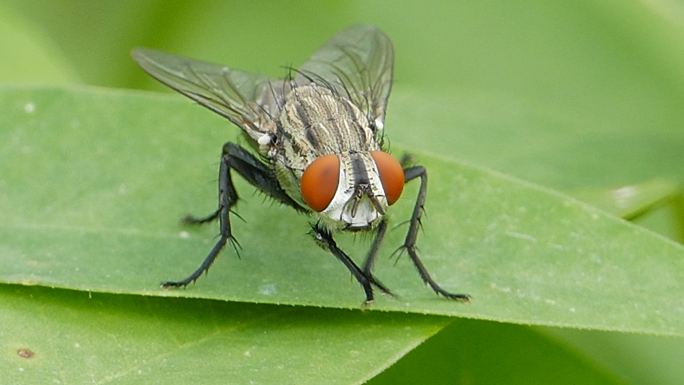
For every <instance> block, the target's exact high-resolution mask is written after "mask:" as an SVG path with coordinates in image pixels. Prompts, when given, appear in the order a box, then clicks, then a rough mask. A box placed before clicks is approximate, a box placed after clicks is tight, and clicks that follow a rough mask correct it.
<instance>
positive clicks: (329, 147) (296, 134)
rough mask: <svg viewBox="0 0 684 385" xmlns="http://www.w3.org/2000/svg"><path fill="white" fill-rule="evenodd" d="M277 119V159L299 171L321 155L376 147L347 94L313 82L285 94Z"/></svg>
mask: <svg viewBox="0 0 684 385" xmlns="http://www.w3.org/2000/svg"><path fill="white" fill-rule="evenodd" d="M279 123H280V124H279V126H280V128H279V132H278V141H279V143H278V155H277V156H278V158H279V161H281V162H283V163H284V164H285V165H287V166H288V167H289V168H292V169H295V170H300V172H303V170H304V168H305V167H306V166H308V165H309V164H310V163H311V162H313V161H314V160H315V159H316V158H318V157H319V156H321V155H325V154H343V153H348V152H364V151H373V150H377V149H379V145H378V143H377V141H376V138H375V134H374V132H373V130H372V129H371V128H370V125H369V122H368V119H367V118H366V116H365V115H364V114H363V113H362V112H361V110H360V109H359V108H358V107H357V106H355V105H354V104H353V103H352V102H351V101H350V100H349V99H348V98H346V97H344V96H342V95H339V94H336V93H334V92H332V91H330V90H329V89H328V88H326V87H324V86H321V85H317V84H315V83H311V84H308V85H305V86H299V87H295V88H293V89H292V90H291V91H290V92H289V93H288V94H287V96H286V98H285V103H284V105H283V108H282V110H281V114H280V118H279ZM300 176H301V174H300Z"/></svg>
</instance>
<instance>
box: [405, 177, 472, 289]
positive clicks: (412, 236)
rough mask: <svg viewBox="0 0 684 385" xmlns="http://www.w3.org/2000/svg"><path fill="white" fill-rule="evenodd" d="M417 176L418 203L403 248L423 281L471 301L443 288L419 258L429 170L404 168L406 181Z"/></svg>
mask: <svg viewBox="0 0 684 385" xmlns="http://www.w3.org/2000/svg"><path fill="white" fill-rule="evenodd" d="M415 178H420V190H419V191H418V197H417V199H416V204H415V206H413V213H412V214H411V220H410V222H409V230H408V233H407V234H406V240H405V241H404V245H403V246H402V248H403V249H405V250H406V251H407V252H408V255H409V256H410V257H411V261H413V264H414V265H416V268H417V269H418V273H419V274H420V277H421V278H422V279H423V282H425V283H426V284H427V285H429V286H430V287H431V288H432V290H434V291H435V292H436V293H437V294H440V295H443V296H444V297H447V298H450V299H455V300H459V301H469V300H470V296H469V295H467V294H454V293H450V292H448V291H446V290H444V289H442V287H441V286H439V285H438V284H437V282H435V281H434V280H433V279H432V277H430V274H429V273H428V271H427V269H426V268H425V265H423V262H422V261H421V260H420V258H418V253H417V252H416V239H417V237H418V229H419V226H420V224H421V223H420V219H421V217H422V215H423V205H424V204H425V197H426V194H427V171H426V170H425V168H424V167H423V166H413V167H408V168H405V169H404V179H405V181H406V183H408V182H409V181H411V180H413V179H415Z"/></svg>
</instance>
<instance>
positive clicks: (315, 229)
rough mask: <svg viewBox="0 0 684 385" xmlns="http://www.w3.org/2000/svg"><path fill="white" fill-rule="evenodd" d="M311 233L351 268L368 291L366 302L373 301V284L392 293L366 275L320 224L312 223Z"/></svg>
mask: <svg viewBox="0 0 684 385" xmlns="http://www.w3.org/2000/svg"><path fill="white" fill-rule="evenodd" d="M311 230H312V231H311V234H312V235H313V236H314V239H315V240H316V242H317V243H318V244H319V246H321V247H322V248H324V249H325V250H328V251H330V252H331V253H332V254H333V255H334V256H335V257H337V259H339V260H340V262H342V263H343V264H344V266H346V267H347V269H349V271H350V272H351V273H352V275H353V276H354V278H356V280H357V281H358V282H359V284H360V285H361V287H362V288H363V291H364V292H365V293H366V301H365V303H366V304H370V303H372V302H373V298H374V297H373V288H372V286H371V285H375V286H376V287H377V288H378V289H380V290H382V291H383V292H386V293H388V294H392V293H391V292H390V291H389V290H387V288H386V287H385V286H384V285H383V284H381V283H380V282H378V280H376V279H375V278H374V277H373V276H372V275H366V274H365V273H364V272H363V271H362V270H361V269H360V268H359V266H357V265H356V263H355V262H354V261H353V260H352V259H351V258H349V256H348V255H347V254H346V253H345V252H344V251H342V250H341V249H340V248H339V247H337V243H335V240H334V239H333V237H332V234H331V233H330V232H329V231H328V230H326V229H325V228H323V227H322V226H320V225H319V224H312V225H311Z"/></svg>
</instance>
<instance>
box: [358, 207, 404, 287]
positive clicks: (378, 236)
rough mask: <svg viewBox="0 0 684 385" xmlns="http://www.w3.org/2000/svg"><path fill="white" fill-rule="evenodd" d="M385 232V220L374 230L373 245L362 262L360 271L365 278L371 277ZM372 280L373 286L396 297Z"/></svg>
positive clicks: (380, 283)
mask: <svg viewBox="0 0 684 385" xmlns="http://www.w3.org/2000/svg"><path fill="white" fill-rule="evenodd" d="M386 231H387V221H386V220H385V219H383V220H382V222H380V224H378V227H377V228H376V230H375V238H374V239H373V244H372V245H371V248H370V250H368V255H367V256H366V260H365V261H364V262H363V266H362V267H361V270H362V271H363V274H365V275H366V277H373V266H374V265H375V258H376V256H377V255H378V250H379V249H380V244H381V243H382V240H383V238H385V232H386ZM373 280H374V281H375V282H374V283H375V285H376V286H377V287H378V288H379V289H380V290H382V291H383V292H385V293H386V294H389V295H392V296H396V295H395V294H394V293H392V292H391V291H390V290H389V289H388V288H387V287H386V286H385V285H383V284H382V282H380V281H378V280H377V279H375V278H374V277H373Z"/></svg>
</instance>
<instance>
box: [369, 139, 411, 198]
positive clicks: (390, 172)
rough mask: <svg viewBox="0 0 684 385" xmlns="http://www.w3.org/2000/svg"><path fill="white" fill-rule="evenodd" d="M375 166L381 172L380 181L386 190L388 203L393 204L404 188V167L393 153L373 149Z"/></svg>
mask: <svg viewBox="0 0 684 385" xmlns="http://www.w3.org/2000/svg"><path fill="white" fill-rule="evenodd" d="M371 156H372V157H373V160H374V161H375V166H376V167H377V168H378V173H379V174H380V182H382V188H383V189H384V190H385V198H387V203H388V204H390V205H391V204H393V203H394V202H396V201H397V199H399V197H400V196H401V192H402V191H403V190H404V169H403V168H401V165H400V164H399V162H397V160H396V159H394V158H393V157H392V155H390V154H388V153H386V152H382V151H371Z"/></svg>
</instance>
